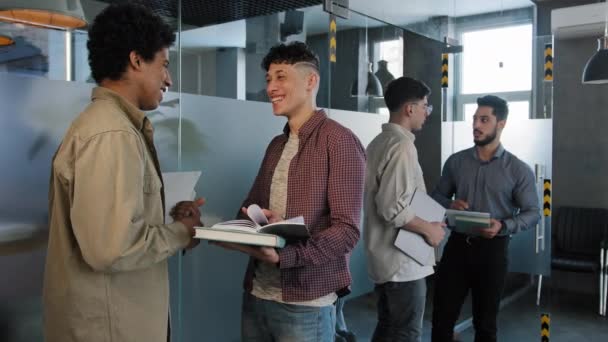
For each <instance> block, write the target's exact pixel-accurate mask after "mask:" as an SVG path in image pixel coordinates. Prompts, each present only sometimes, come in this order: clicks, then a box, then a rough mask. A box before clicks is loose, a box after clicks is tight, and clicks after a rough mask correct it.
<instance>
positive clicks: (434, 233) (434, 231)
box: [424, 222, 445, 247]
mask: <svg viewBox="0 0 608 342" xmlns="http://www.w3.org/2000/svg"><path fill="white" fill-rule="evenodd" d="M444 227H445V223H443V222H429V226H428V229H427V230H426V234H424V239H425V240H426V242H427V243H428V244H429V245H431V246H433V247H437V246H439V244H440V243H441V241H443V238H444V237H445V230H444V229H443V228H444Z"/></svg>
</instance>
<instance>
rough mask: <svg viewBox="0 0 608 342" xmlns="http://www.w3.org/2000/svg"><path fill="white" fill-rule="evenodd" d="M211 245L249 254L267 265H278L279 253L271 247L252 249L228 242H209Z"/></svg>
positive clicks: (251, 247)
mask: <svg viewBox="0 0 608 342" xmlns="http://www.w3.org/2000/svg"><path fill="white" fill-rule="evenodd" d="M211 244H213V245H216V246H220V247H223V248H226V249H232V250H235V251H239V252H243V253H245V254H249V255H250V256H252V257H254V258H256V259H258V260H260V261H263V262H267V263H269V264H278V263H279V253H277V251H276V249H274V248H272V247H253V246H249V245H242V244H239V243H230V242H211Z"/></svg>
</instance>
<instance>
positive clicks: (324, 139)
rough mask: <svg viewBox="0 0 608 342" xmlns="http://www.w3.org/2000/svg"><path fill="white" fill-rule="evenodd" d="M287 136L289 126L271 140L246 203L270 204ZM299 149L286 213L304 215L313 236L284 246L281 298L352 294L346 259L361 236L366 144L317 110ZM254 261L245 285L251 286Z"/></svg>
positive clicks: (281, 252) (291, 173)
mask: <svg viewBox="0 0 608 342" xmlns="http://www.w3.org/2000/svg"><path fill="white" fill-rule="evenodd" d="M288 138H289V126H288V125H285V128H284V134H281V135H279V136H276V137H275V138H274V139H273V140H272V141H271V142H270V145H268V148H267V150H266V155H265V156H264V159H263V161H262V165H261V166H260V170H259V172H258V175H257V177H256V179H255V182H254V183H253V186H252V188H251V190H250V191H249V195H248V196H247V199H245V201H244V202H243V206H244V207H247V206H248V205H250V204H252V203H256V204H258V205H260V206H261V207H262V208H268V203H269V198H270V184H271V183H272V175H273V173H274V169H275V168H276V166H277V163H278V162H279V159H280V158H281V153H282V152H283V148H284V146H285V144H286V142H287V140H288ZM298 138H299V140H300V144H299V147H298V152H297V153H296V155H295V156H294V157H293V159H292V160H291V163H290V165H289V177H288V184H287V209H286V212H285V216H286V218H290V217H295V216H300V215H301V216H304V222H306V226H307V227H308V229H309V231H310V234H311V238H310V239H308V240H307V241H305V242H300V243H294V244H290V245H287V246H286V247H284V248H282V249H280V250H279V251H278V252H279V257H280V262H279V267H280V269H281V288H282V292H283V300H284V301H287V302H300V301H308V300H313V299H316V298H319V297H322V296H325V295H327V294H330V293H332V292H336V293H338V295H345V294H348V293H349V292H350V291H349V286H350V284H351V276H350V270H349V267H348V261H349V258H350V252H351V251H352V249H353V248H354V247H355V245H356V244H357V241H358V240H359V235H360V233H359V224H360V219H361V207H362V201H363V183H364V173H365V149H364V148H363V146H362V145H361V142H360V141H359V139H358V138H357V137H356V136H355V135H354V134H353V132H351V131H350V130H349V129H348V128H345V127H344V126H342V125H340V124H339V123H337V122H336V121H334V120H332V119H329V118H328V117H327V115H326V114H325V112H323V111H322V110H319V111H317V112H316V113H315V114H314V115H313V116H312V117H311V118H310V119H309V120H308V121H307V122H306V123H305V124H304V125H303V126H302V127H301V128H300V131H299V133H298ZM253 266H254V264H253V260H250V262H249V267H248V268H247V273H246V274H245V289H246V290H247V291H251V287H252V279H253V277H254V267H253Z"/></svg>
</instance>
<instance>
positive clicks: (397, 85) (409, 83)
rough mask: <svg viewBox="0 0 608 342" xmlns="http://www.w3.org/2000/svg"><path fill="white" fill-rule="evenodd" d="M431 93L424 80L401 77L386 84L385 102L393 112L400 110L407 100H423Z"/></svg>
mask: <svg viewBox="0 0 608 342" xmlns="http://www.w3.org/2000/svg"><path fill="white" fill-rule="evenodd" d="M429 95H431V89H430V88H429V87H428V86H427V85H426V84H425V83H424V82H422V81H419V80H417V79H414V78H411V77H399V78H397V79H396V80H393V81H391V82H390V83H389V84H388V85H387V86H386V91H385V92H384V103H386V107H388V110H389V111H390V112H391V113H395V112H398V111H399V110H400V109H401V106H403V105H404V104H405V103H406V102H410V101H418V100H422V99H423V98H424V97H425V96H429Z"/></svg>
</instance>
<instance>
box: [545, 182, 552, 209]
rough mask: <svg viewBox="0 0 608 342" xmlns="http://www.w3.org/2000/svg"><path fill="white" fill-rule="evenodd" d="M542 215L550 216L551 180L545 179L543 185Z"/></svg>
mask: <svg viewBox="0 0 608 342" xmlns="http://www.w3.org/2000/svg"><path fill="white" fill-rule="evenodd" d="M543 213H544V214H545V216H551V180H550V179H545V182H544V184H543Z"/></svg>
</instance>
